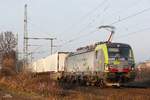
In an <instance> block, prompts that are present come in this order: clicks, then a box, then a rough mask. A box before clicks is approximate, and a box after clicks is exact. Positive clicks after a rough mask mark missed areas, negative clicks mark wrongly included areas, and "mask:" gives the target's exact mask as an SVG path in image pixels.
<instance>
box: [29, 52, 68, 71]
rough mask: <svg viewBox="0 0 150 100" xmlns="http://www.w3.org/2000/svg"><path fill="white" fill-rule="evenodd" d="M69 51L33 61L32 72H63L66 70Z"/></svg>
mask: <svg viewBox="0 0 150 100" xmlns="http://www.w3.org/2000/svg"><path fill="white" fill-rule="evenodd" d="M67 56H68V53H67V52H57V53H55V54H53V55H50V56H48V57H46V58H43V59H40V60H37V61H35V62H33V63H32V68H31V71H32V72H61V71H64V66H65V59H66V57H67Z"/></svg>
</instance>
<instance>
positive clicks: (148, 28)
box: [116, 27, 150, 39]
mask: <svg viewBox="0 0 150 100" xmlns="http://www.w3.org/2000/svg"><path fill="white" fill-rule="evenodd" d="M146 30H150V27H147V28H143V29H140V30H137V31H134V32H129V33H127V34H125V35H122V36H119V37H116V39H122V38H127V37H128V36H130V35H134V34H140V33H138V32H142V31H146Z"/></svg>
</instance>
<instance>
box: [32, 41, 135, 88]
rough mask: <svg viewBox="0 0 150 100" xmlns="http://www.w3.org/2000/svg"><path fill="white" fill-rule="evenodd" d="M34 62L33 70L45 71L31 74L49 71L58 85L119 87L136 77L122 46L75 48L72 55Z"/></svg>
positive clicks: (131, 60) (129, 53) (129, 52)
mask: <svg viewBox="0 0 150 100" xmlns="http://www.w3.org/2000/svg"><path fill="white" fill-rule="evenodd" d="M62 55H63V56H62ZM38 62H39V61H38ZM38 62H34V63H36V66H35V64H34V69H38V68H45V70H44V69H43V70H40V71H37V70H34V72H52V71H53V72H54V73H55V75H56V76H57V79H58V80H59V81H60V82H68V83H78V84H84V85H96V86H99V87H104V86H112V85H117V86H119V85H120V84H121V83H126V82H130V81H133V80H134V78H135V76H136V74H135V61H134V55H133V51H132V48H131V47H130V45H128V44H123V43H113V42H99V43H96V44H94V45H90V46H86V47H81V48H78V49H77V51H76V52H70V53H64V52H59V53H57V54H54V55H51V56H49V57H47V58H44V59H42V62H39V63H40V64H42V65H40V64H38ZM39 65H40V66H39ZM37 67H38V68H37Z"/></svg>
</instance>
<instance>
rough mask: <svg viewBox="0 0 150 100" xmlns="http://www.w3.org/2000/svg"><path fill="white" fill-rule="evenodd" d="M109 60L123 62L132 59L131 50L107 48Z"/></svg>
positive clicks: (127, 47)
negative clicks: (116, 59)
mask: <svg viewBox="0 0 150 100" xmlns="http://www.w3.org/2000/svg"><path fill="white" fill-rule="evenodd" d="M108 56H109V58H122V59H125V60H128V59H132V50H131V48H130V47H129V46H120V45H119V46H117V45H116V46H109V47H108Z"/></svg>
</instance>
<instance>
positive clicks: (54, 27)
mask: <svg viewBox="0 0 150 100" xmlns="http://www.w3.org/2000/svg"><path fill="white" fill-rule="evenodd" d="M26 3H27V4H28V31H29V36H30V37H56V38H57V40H56V41H54V43H55V45H57V46H59V47H56V48H55V50H54V51H74V50H75V49H76V48H78V47H80V46H84V45H87V44H93V43H95V42H98V41H104V40H106V39H107V38H108V35H109V33H108V32H107V31H104V30H98V29H97V27H98V26H101V25H109V24H111V23H112V22H115V21H118V20H121V19H123V18H125V17H127V16H130V15H134V14H136V13H137V12H140V11H142V10H144V9H147V8H150V6H149V5H150V1H149V0H0V12H1V17H0V31H13V32H14V33H18V34H19V50H20V51H22V48H23V17H24V5H25V4H26ZM149 20H150V10H149V11H145V12H144V13H141V14H139V15H137V16H134V17H131V18H129V19H126V20H124V21H120V22H118V23H116V24H113V26H115V27H116V34H115V35H114V38H113V41H115V42H122V43H128V44H130V45H131V46H132V48H133V51H134V54H135V58H136V61H137V62H139V61H144V60H147V59H150V46H149V43H150V39H149V37H150V34H149V33H150V29H149V28H150V23H149ZM140 30H141V31H140ZM80 36H81V37H80ZM76 37H80V38H78V39H75V40H74V38H76ZM72 39H73V40H74V41H72V42H67V44H64V43H66V41H69V40H72ZM29 42H30V44H38V45H41V46H40V47H30V51H35V50H36V51H35V52H40V53H38V54H36V53H35V54H34V55H33V56H34V57H35V58H36V59H37V58H40V57H45V56H46V55H48V54H50V41H44V40H38V41H35V40H30V41H29ZM62 44H63V45H62ZM60 45H62V46H61V47H60ZM37 48H38V49H37Z"/></svg>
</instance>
